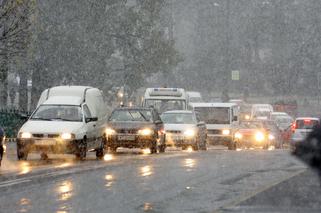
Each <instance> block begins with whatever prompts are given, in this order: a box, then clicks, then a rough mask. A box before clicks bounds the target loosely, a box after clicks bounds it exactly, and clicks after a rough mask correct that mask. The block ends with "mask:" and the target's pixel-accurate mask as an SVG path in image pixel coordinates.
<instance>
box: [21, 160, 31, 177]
mask: <svg viewBox="0 0 321 213" xmlns="http://www.w3.org/2000/svg"><path fill="white" fill-rule="evenodd" d="M19 170H20V172H19V174H27V173H29V172H30V171H31V166H30V164H29V163H28V162H22V163H21V165H20V168H19Z"/></svg>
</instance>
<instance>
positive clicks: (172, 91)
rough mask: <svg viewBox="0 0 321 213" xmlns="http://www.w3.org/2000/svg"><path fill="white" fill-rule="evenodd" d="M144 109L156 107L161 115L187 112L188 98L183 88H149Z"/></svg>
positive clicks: (145, 96) (144, 101)
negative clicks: (171, 112)
mask: <svg viewBox="0 0 321 213" xmlns="http://www.w3.org/2000/svg"><path fill="white" fill-rule="evenodd" d="M142 105H143V107H154V108H155V109H156V110H157V111H158V112H159V113H163V112H165V111H170V110H187V108H188V96H187V94H186V92H185V90H184V89H182V88H147V89H146V91H145V95H144V100H143V104H142Z"/></svg>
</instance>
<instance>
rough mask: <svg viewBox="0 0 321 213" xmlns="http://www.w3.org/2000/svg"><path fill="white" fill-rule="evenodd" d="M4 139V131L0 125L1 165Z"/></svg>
mask: <svg viewBox="0 0 321 213" xmlns="http://www.w3.org/2000/svg"><path fill="white" fill-rule="evenodd" d="M3 139H4V131H3V129H2V128H1V127H0V166H1V161H2V156H3Z"/></svg>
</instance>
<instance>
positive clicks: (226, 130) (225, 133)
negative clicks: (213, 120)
mask: <svg viewBox="0 0 321 213" xmlns="http://www.w3.org/2000/svg"><path fill="white" fill-rule="evenodd" d="M230 132H231V131H230V130H229V129H223V131H222V134H223V135H229V134H230Z"/></svg>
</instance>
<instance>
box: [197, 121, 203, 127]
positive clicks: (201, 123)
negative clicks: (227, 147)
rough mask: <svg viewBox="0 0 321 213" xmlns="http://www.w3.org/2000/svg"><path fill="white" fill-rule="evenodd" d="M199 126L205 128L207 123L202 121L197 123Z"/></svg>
mask: <svg viewBox="0 0 321 213" xmlns="http://www.w3.org/2000/svg"><path fill="white" fill-rule="evenodd" d="M197 126H205V122H204V121H200V122H198V123H197Z"/></svg>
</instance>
